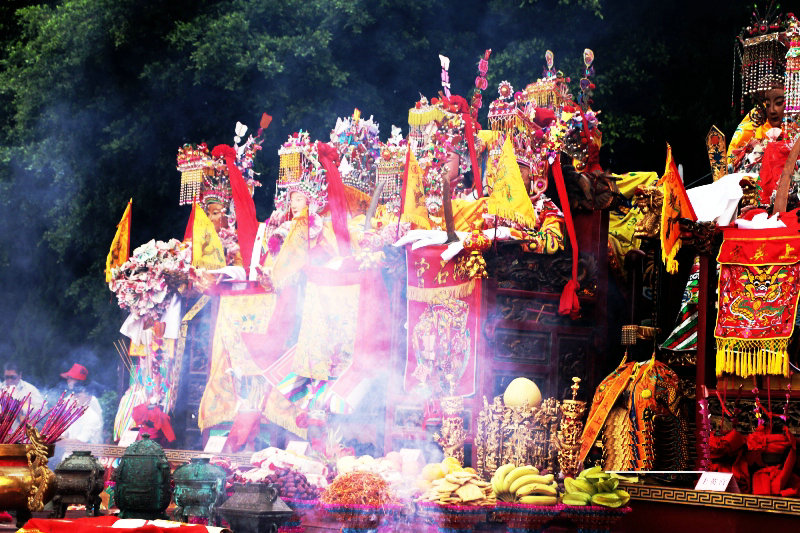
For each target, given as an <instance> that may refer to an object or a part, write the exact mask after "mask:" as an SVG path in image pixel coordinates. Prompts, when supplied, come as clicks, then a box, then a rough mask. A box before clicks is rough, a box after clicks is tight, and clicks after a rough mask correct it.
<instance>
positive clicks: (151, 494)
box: [111, 435, 172, 520]
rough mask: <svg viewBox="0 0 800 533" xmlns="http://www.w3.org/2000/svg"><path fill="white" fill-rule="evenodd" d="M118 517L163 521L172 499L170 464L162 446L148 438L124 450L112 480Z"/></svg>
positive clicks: (144, 437) (145, 437) (143, 438)
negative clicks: (118, 511) (114, 484)
mask: <svg viewBox="0 0 800 533" xmlns="http://www.w3.org/2000/svg"><path fill="white" fill-rule="evenodd" d="M111 479H112V480H114V482H115V483H116V487H115V488H114V501H115V502H116V504H117V507H119V510H120V513H119V517H120V518H144V519H146V520H156V519H164V520H167V519H168V517H167V514H166V513H165V512H164V511H165V510H166V509H167V506H168V505H169V501H170V499H171V496H172V488H171V479H170V472H169V462H167V456H166V455H165V454H164V450H163V449H162V448H161V446H160V445H159V444H158V443H157V442H154V441H152V440H150V438H149V437H148V436H147V435H143V437H142V440H139V441H136V442H134V443H133V444H131V445H130V446H128V447H127V448H126V449H125V454H124V455H123V456H122V458H121V459H120V461H119V466H118V467H117V469H116V470H114V474H113V475H112V477H111Z"/></svg>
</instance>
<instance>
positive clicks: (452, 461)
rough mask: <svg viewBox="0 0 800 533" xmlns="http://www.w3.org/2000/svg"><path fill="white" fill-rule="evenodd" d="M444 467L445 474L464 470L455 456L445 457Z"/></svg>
mask: <svg viewBox="0 0 800 533" xmlns="http://www.w3.org/2000/svg"><path fill="white" fill-rule="evenodd" d="M442 469H443V470H444V471H445V474H452V473H453V472H460V471H461V470H462V468H461V462H460V461H459V460H458V459H456V458H455V457H445V458H444V459H443V460H442Z"/></svg>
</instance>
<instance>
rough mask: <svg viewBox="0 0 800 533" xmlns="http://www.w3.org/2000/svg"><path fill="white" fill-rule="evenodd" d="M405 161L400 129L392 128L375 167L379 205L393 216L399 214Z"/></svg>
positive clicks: (404, 145) (403, 142)
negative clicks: (379, 192)
mask: <svg viewBox="0 0 800 533" xmlns="http://www.w3.org/2000/svg"><path fill="white" fill-rule="evenodd" d="M405 161H406V141H405V139H403V138H402V133H401V131H400V128H398V127H397V126H392V137H390V138H389V140H388V141H387V142H386V143H385V144H382V145H381V155H380V157H379V158H378V161H377V164H376V167H377V170H376V174H377V175H376V179H377V185H378V186H380V187H381V196H380V199H379V201H380V203H381V204H383V205H386V206H387V207H388V208H389V211H390V212H392V213H395V214H399V212H400V193H401V191H402V187H403V171H404V170H405Z"/></svg>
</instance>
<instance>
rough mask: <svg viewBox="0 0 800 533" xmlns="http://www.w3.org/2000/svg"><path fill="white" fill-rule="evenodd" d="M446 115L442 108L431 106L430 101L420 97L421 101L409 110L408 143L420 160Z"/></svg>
mask: <svg viewBox="0 0 800 533" xmlns="http://www.w3.org/2000/svg"><path fill="white" fill-rule="evenodd" d="M443 116H444V113H443V111H442V109H441V107H437V106H434V105H431V104H430V103H429V102H428V99H427V98H425V97H424V96H422V95H419V101H418V102H417V103H416V104H414V107H412V108H411V109H409V110H408V143H409V144H410V145H411V148H412V150H414V155H415V156H416V157H417V159H419V158H420V157H421V156H422V153H423V152H424V151H425V147H426V145H427V144H428V143H429V142H430V140H431V135H432V134H433V132H434V131H435V130H436V124H435V123H436V122H437V121H439V120H441V119H442V117H443Z"/></svg>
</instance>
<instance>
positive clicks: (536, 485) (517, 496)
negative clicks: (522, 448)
mask: <svg viewBox="0 0 800 533" xmlns="http://www.w3.org/2000/svg"><path fill="white" fill-rule="evenodd" d="M492 490H493V491H494V493H495V496H496V497H497V499H499V500H502V501H504V502H517V503H527V504H533V505H555V504H556V503H558V484H557V483H556V482H555V479H554V478H553V474H547V475H544V476H543V475H539V470H537V469H536V468H535V467H533V466H530V465H525V466H516V465H514V464H511V463H508V464H504V465H503V466H501V467H500V468H498V469H497V470H496V471H495V473H494V476H492Z"/></svg>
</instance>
